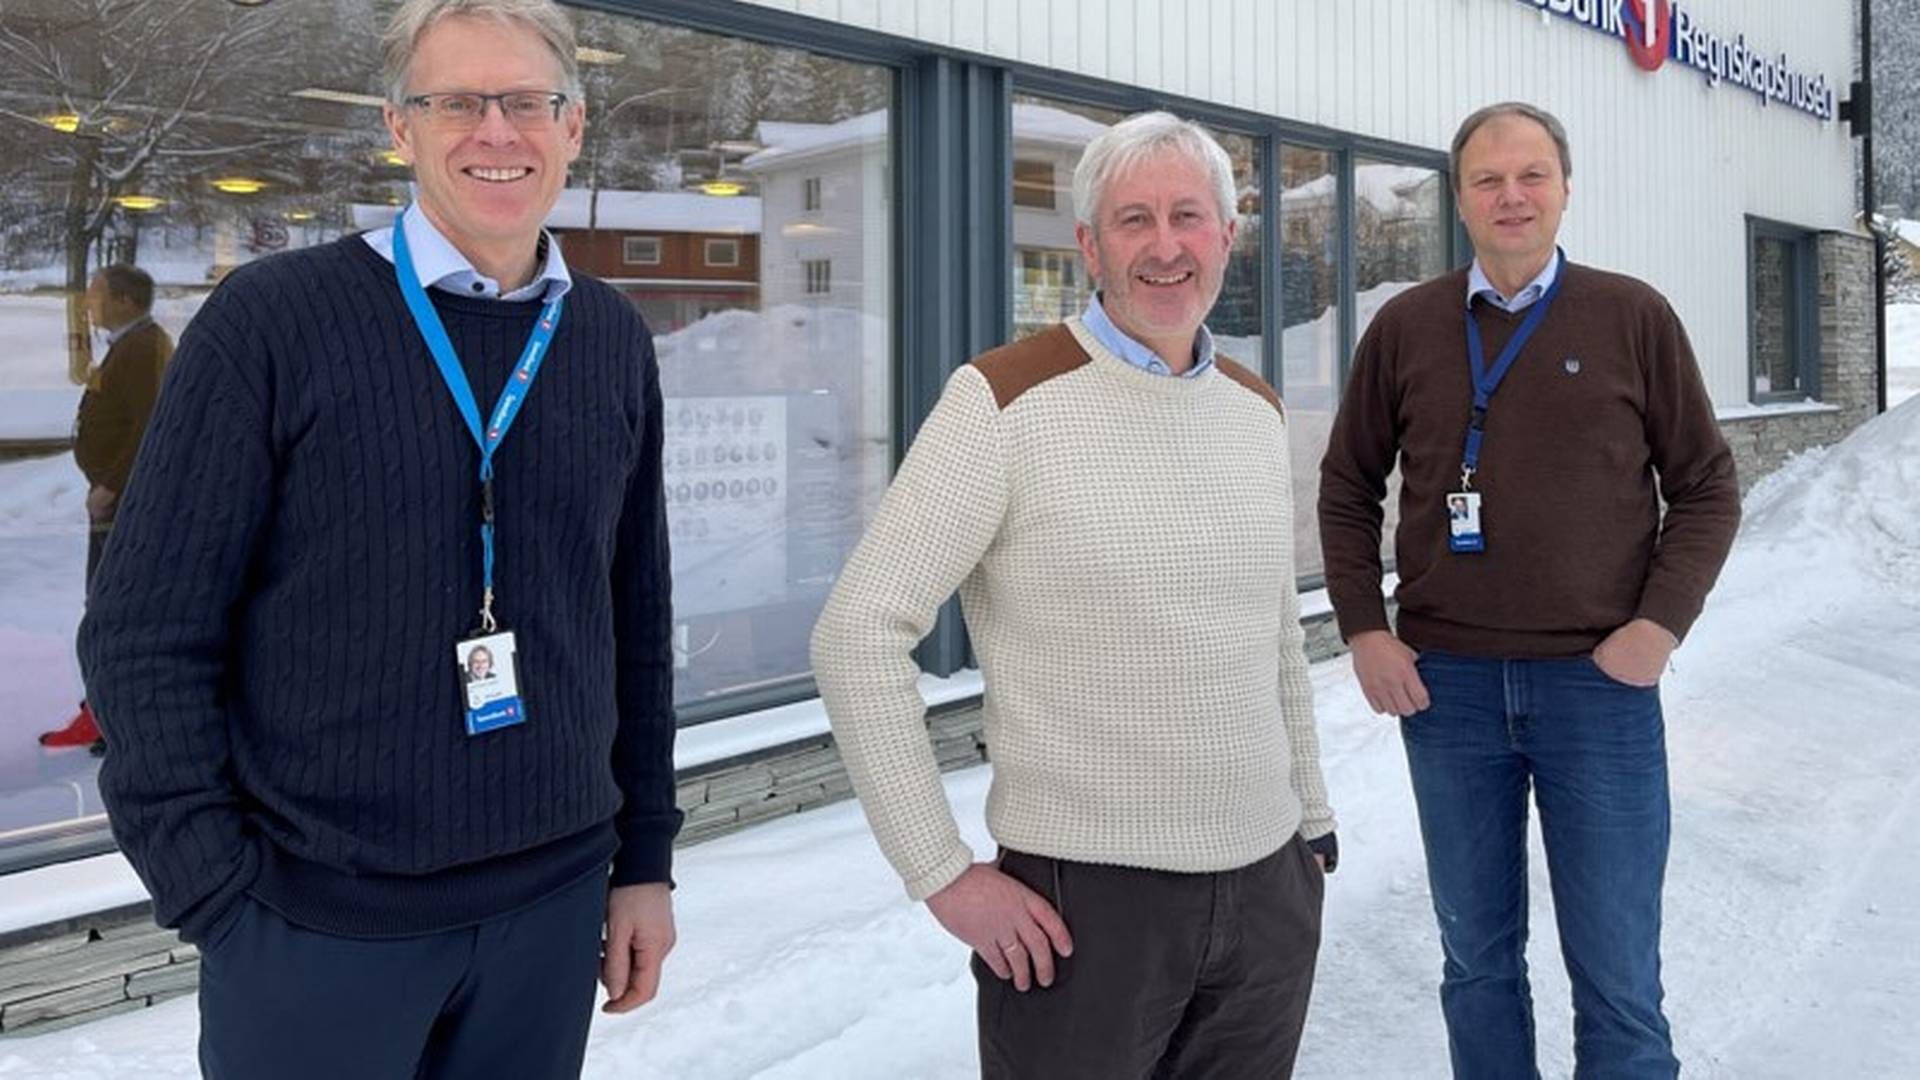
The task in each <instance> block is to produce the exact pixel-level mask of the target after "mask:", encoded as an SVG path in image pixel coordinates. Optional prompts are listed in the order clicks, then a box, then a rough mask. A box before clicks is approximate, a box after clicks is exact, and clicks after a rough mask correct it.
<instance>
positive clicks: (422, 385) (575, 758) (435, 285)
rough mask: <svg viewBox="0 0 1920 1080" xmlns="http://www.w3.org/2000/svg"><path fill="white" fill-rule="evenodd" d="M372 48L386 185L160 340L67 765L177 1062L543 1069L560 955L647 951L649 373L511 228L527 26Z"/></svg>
mask: <svg viewBox="0 0 1920 1080" xmlns="http://www.w3.org/2000/svg"><path fill="white" fill-rule="evenodd" d="M386 72H387V77H388V84H389V98H390V102H391V103H390V104H389V105H388V107H387V123H388V127H389V128H390V130H391V132H392V135H393V138H394V142H395V147H396V149H397V151H398V152H399V153H400V154H401V155H402V156H404V157H405V158H407V159H408V160H409V161H410V162H411V163H412V165H413V167H414V171H415V176H416V179H417V182H418V203H417V204H416V205H415V206H414V207H412V208H411V209H409V210H408V211H407V212H406V213H405V214H404V215H403V216H402V217H401V218H400V219H399V221H397V222H396V223H395V226H394V227H393V228H391V229H383V230H380V231H378V232H376V233H370V234H367V235H365V236H354V237H349V238H346V239H344V240H341V241H338V242H336V243H332V244H327V245H323V246H320V247H317V248H310V249H306V250H303V251H299V252H294V253H290V254H286V255H282V256H277V257H274V258H270V259H266V260H262V261H260V262H258V263H255V264H252V265H250V266H247V267H244V268H242V269H240V270H238V271H236V272H234V273H233V274H232V275H231V276H230V277H229V278H228V279H227V280H226V281H225V282H224V283H223V284H222V285H221V286H220V287H219V288H218V289H217V290H215V292H214V293H213V295H212V296H211V297H209V298H208V300H207V303H206V305H205V307H204V308H202V310H201V311H200V313H199V314H198V315H197V316H196V317H195V319H194V321H193V323H192V325H191V326H190V327H189V328H188V329H187V331H186V333H185V335H184V336H183V337H182V339H181V343H180V349H179V352H178V355H177V357H176V359H175V361H174V363H173V366H172V368H171V371H170V373H169V375H168V377H167V380H166V385H165V387H164V389H163V391H162V394H161V399H160V403H159V406H158V409H157V411H156V413H155V415H154V418H153V421H152V424H151V427H150V428H149V431H148V434H147V437H146V441H145V443H144V445H143V448H142V450H141V452H140V456H139V459H138V463H137V464H136V466H135V469H136V473H137V475H138V477H139V482H138V483H137V484H135V485H132V486H130V487H129V488H128V494H127V498H126V501H125V503H124V505H123V506H122V507H121V508H120V510H119V513H118V515H117V521H116V525H115V533H116V535H115V542H114V545H113V547H112V549H111V550H110V552H109V553H108V555H107V557H106V560H105V563H104V564H103V566H102V567H101V569H100V575H99V579H98V581H97V583H96V585H95V586H94V593H93V597H92V599H91V601H90V604H89V608H88V612H87V616H86V621H85V624H84V625H83V627H82V631H81V653H82V662H83V665H84V668H85V671H86V677H87V690H88V695H89V698H90V700H91V701H92V702H93V704H94V707H95V709H96V711H97V713H98V715H99V720H100V725H101V727H102V729H103V730H104V731H105V734H106V738H107V743H108V752H107V756H106V761H105V763H104V764H103V766H102V768H101V773H100V786H101V790H102V793H103V795H104V796H105V798H106V802H107V806H108V809H109V811H110V813H111V817H112V822H113V828H114V834H115V836H116V837H117V838H118V839H119V841H120V844H121V848H122V850H123V851H124V852H125V853H126V856H127V858H128V859H129V860H130V861H131V862H132V863H133V865H134V867H135V868H136V869H137V870H138V871H139V872H140V875H141V878H142V880H143V881H145V883H146V885H147V887H148V889H149V890H150V891H151V893H152V895H153V901H154V912H155V916H156V918H158V919H159V920H160V921H161V922H162V923H163V924H165V925H169V926H178V927H179V928H180V930H181V932H182V934H183V936H185V937H186V938H187V939H188V940H190V941H194V942H196V943H198V944H199V945H200V948H201V957H202V958H201V971H202V974H201V990H200V1001H201V1063H202V1068H203V1069H204V1071H205V1072H206V1074H207V1075H208V1076H212V1077H258V1076H272V1077H275V1078H298V1077H340V1076H368V1077H373V1076H407V1077H413V1076H428V1077H441V1076H445V1077H466V1076H512V1077H516V1078H540V1077H561V1076H576V1075H578V1072H579V1069H580V1063H581V1059H582V1055H583V1053H584V1047H585V1041H586V1034H587V1026H588V1020H589V1018H590V1016H591V1013H592V1001H593V980H594V974H595V971H596V969H598V970H599V973H600V975H601V977H602V979H603V981H604V982H605V983H606V984H607V988H608V992H609V994H610V996H611V998H612V1000H611V1001H610V1002H609V1004H608V1006H607V1007H608V1008H609V1009H610V1010H613V1011H624V1010H626V1009H630V1008H633V1007H635V1006H637V1005H639V1004H641V1003H643V1002H645V1001H646V1000H648V999H650V998H651V997H652V996H653V994H654V992H655V989H656V988H657V986H658V983H659V977H660V967H661V962H662V960H663V959H664V957H665V955H666V953H667V951H668V950H669V949H671V948H672V945H673V916H672V906H671V901H670V899H669V891H668V890H669V884H668V882H669V871H670V864H671V845H672V840H673V836H674V833H675V832H676V831H677V829H678V828H679V824H680V814H679V812H678V810H677V809H676V808H675V805H674V782H673V753H672V747H673V710H672V697H673V695H672V647H671V637H670V630H671V615H670V612H669V595H670V590H671V586H670V580H669V569H668V567H669V563H668V554H667V541H666V520H665V510H664V506H663V502H662V497H661V487H660V451H661V420H660V391H659V379H658V370H657V366H656V363H655V359H654V353H653V348H652V344H651V337H650V335H649V333H648V331H647V328H646V327H645V325H644V324H643V323H642V322H641V320H640V318H639V316H638V315H637V314H636V313H635V312H634V311H633V309H632V307H631V306H630V305H629V304H628V303H627V301H626V300H625V299H624V298H623V297H621V296H620V295H619V294H618V293H617V292H615V291H614V290H612V289H610V288H608V287H607V286H605V285H603V284H601V283H600V282H598V281H594V280H591V279H586V278H576V277H572V276H570V275H569V273H568V271H567V268H566V265H565V263H564V261H563V260H562V258H561V253H560V250H559V246H558V245H557V244H556V243H554V242H553V241H552V239H551V238H550V237H549V236H547V235H546V234H545V233H544V232H543V231H542V230H541V228H540V223H541V221H542V220H543V219H544V217H545V216H546V214H547V212H548V211H549V210H550V209H551V208H552V206H553V204H554V201H555V200H556V198H557V197H558V194H559V191H560V189H561V187H562V186H563V185H564V183H565V176H566V167H567V165H568V163H569V162H571V161H572V160H573V159H574V158H575V157H576V156H577V155H578V153H579V150H580V140H581V134H582V130H583V127H584V111H583V109H582V106H581V97H580V88H579V79H578V72H577V69H576V67H575V58H574V40H573V31H572V27H571V24H570V22H569V21H568V19H567V17H566V16H565V15H564V14H562V13H561V12H560V11H559V10H558V9H557V8H555V7H554V6H553V4H552V3H551V0H408V2H407V3H405V4H403V5H402V6H401V8H400V10H399V11H398V12H397V13H396V15H395V16H394V21H393V23H392V25H391V26H390V28H389V30H388V35H387V54H386ZM482 649H484V650H486V657H487V660H488V661H489V662H490V664H491V668H490V673H491V674H492V676H493V678H491V679H489V680H488V682H489V684H490V685H489V688H488V690H487V692H486V693H485V694H475V695H474V696H473V697H471V698H470V697H469V696H468V688H467V686H466V685H465V682H466V674H467V670H466V667H465V665H466V664H467V663H468V662H469V661H473V659H474V657H475V656H476V654H477V653H478V652H479V651H480V650H482ZM603 928H604V932H605V945H604V950H603V947H602V930H603Z"/></svg>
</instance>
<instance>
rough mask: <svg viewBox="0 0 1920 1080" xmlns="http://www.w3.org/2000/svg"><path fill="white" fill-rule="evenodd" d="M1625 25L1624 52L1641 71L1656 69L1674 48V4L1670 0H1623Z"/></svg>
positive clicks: (1622, 8) (1621, 15)
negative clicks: (1625, 50) (1629, 55)
mask: <svg viewBox="0 0 1920 1080" xmlns="http://www.w3.org/2000/svg"><path fill="white" fill-rule="evenodd" d="M1620 21H1621V22H1623V23H1625V24H1626V27H1625V30H1626V33H1625V37H1626V39H1627V52H1628V53H1629V54H1631V55H1632V57H1633V62H1634V63H1635V64H1638V65H1639V66H1640V70H1642V71H1659V70H1660V65H1662V64H1664V63H1666V62H1667V54H1668V53H1669V52H1672V51H1673V5H1672V4H1671V3H1670V2H1669V0H1626V2H1625V3H1624V4H1622V5H1621V8H1620Z"/></svg>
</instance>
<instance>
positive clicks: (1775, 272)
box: [1747, 220, 1820, 402]
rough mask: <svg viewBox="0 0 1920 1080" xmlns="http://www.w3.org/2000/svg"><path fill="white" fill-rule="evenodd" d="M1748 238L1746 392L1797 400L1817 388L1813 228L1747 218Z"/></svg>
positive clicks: (1776, 399) (1761, 399)
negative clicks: (1748, 369)
mask: <svg viewBox="0 0 1920 1080" xmlns="http://www.w3.org/2000/svg"><path fill="white" fill-rule="evenodd" d="M1747 233H1748V238H1747V275H1748V282H1747V294H1748V307H1749V310H1748V327H1747V341H1748V354H1749V363H1750V367H1751V380H1752V388H1751V398H1752V400H1753V401H1756V402H1779V401H1802V400H1805V399H1807V398H1811V397H1814V396H1816V395H1817V394H1818V392H1819V388H1818V386H1817V382H1818V376H1819V363H1820V360H1819V348H1818V347H1817V345H1816V344H1815V332H1816V327H1815V324H1814V317H1813V308H1814V294H1813V290H1814V289H1815V288H1816V287H1817V283H1818V274H1817V273H1816V269H1815V259H1816V255H1815V251H1814V244H1813V236H1812V234H1810V233H1808V232H1806V231H1804V230H1801V229H1795V228H1792V227H1790V226H1786V225H1777V224H1774V223H1773V222H1769V221H1759V220H1754V221H1751V222H1750V223H1749V225H1748V230H1747Z"/></svg>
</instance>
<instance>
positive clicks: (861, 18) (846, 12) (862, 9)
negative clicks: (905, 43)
mask: <svg viewBox="0 0 1920 1080" xmlns="http://www.w3.org/2000/svg"><path fill="white" fill-rule="evenodd" d="M822 6H825V7H831V6H832V5H830V4H827V5H822ZM882 6H883V5H882V4H881V3H880V0H839V7H840V12H839V14H838V15H832V14H831V13H829V17H830V18H837V19H838V20H839V21H840V22H843V23H846V24H847V25H849V26H860V27H865V28H866V29H868V30H878V29H880V9H881V7H882ZM885 6H887V7H901V8H909V9H910V8H911V5H907V4H900V3H897V2H896V3H893V4H888V5H885Z"/></svg>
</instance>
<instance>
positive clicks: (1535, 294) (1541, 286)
mask: <svg viewBox="0 0 1920 1080" xmlns="http://www.w3.org/2000/svg"><path fill="white" fill-rule="evenodd" d="M409 235H411V234H409ZM1559 272H1560V249H1559V248H1554V249H1553V257H1552V258H1551V259H1548V260H1547V265H1546V268H1545V269H1543V270H1541V271H1540V276H1539V277H1536V278H1534V279H1533V280H1532V281H1529V282H1527V284H1526V285H1525V286H1524V287H1522V288H1521V290H1520V291H1519V292H1517V293H1514V294H1513V296H1512V297H1506V296H1502V295H1500V290H1499V289H1496V288H1494V287H1493V282H1492V281H1490V280H1488V279H1487V272H1486V271H1485V270H1483V269H1481V268H1480V260H1479V259H1475V260H1473V267H1472V268H1471V269H1469V270H1468V271H1467V307H1468V308H1469V309H1471V308H1472V307H1473V300H1474V298H1475V297H1484V298H1485V299H1486V301H1487V303H1489V304H1492V305H1493V306H1494V307H1497V308H1499V309H1500V310H1502V311H1506V312H1510V313H1518V312H1522V311H1525V310H1527V309H1528V308H1530V307H1532V306H1533V302H1534V301H1535V300H1538V299H1540V298H1541V297H1542V296H1545V295H1546V294H1547V289H1548V288H1549V287H1551V286H1552V285H1553V279H1554V276H1555V275H1556V274H1558V273H1559Z"/></svg>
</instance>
